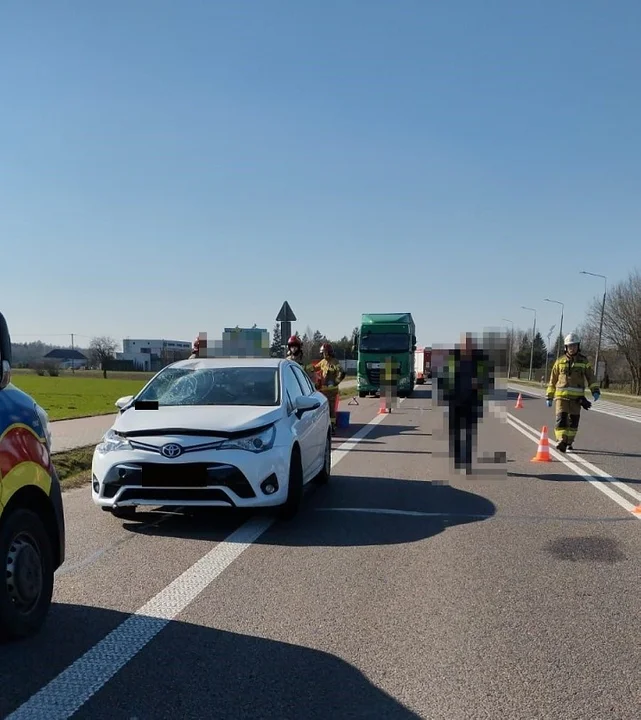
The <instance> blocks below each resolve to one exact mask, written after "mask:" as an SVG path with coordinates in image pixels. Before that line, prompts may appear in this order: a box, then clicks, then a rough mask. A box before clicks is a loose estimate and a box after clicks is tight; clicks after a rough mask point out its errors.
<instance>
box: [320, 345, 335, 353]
mask: <svg viewBox="0 0 641 720" xmlns="http://www.w3.org/2000/svg"><path fill="white" fill-rule="evenodd" d="M320 351H321V352H323V351H324V352H326V353H327V354H328V355H333V354H334V348H333V347H332V344H331V343H328V342H325V343H323V344H322V345H321V346H320Z"/></svg>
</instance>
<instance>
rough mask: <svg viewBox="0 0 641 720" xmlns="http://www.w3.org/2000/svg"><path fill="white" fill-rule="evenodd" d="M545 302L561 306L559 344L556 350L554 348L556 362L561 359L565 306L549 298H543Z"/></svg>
mask: <svg viewBox="0 0 641 720" xmlns="http://www.w3.org/2000/svg"><path fill="white" fill-rule="evenodd" d="M545 302H549V303H554V304H555V305H560V306H561V324H560V325H559V342H558V344H557V348H556V359H557V360H558V359H559V358H560V357H561V343H562V342H563V312H564V310H565V305H564V304H563V303H562V302H559V301H558V300H550V298H545Z"/></svg>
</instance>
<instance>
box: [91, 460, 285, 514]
mask: <svg viewBox="0 0 641 720" xmlns="http://www.w3.org/2000/svg"><path fill="white" fill-rule="evenodd" d="M289 457H290V449H289V448H285V447H283V446H274V447H272V448H271V449H270V450H266V451H265V452H262V453H252V452H249V451H244V450H223V451H216V450H206V451H202V452H191V453H189V456H188V458H189V459H188V461H186V459H185V456H184V455H183V456H181V457H180V458H179V459H176V460H170V459H167V458H165V457H163V456H162V455H160V454H158V453H152V452H149V451H145V450H138V449H127V450H113V451H111V452H107V453H101V452H99V450H98V448H96V450H95V451H94V456H93V462H92V483H91V485H92V488H91V493H92V499H93V501H94V503H95V504H96V505H99V506H101V507H103V508H106V509H108V508H114V507H125V506H135V505H149V506H163V505H164V506H199V507H237V508H257V507H272V506H275V505H280V504H282V503H283V502H285V499H286V497H287V489H288V480H289ZM270 485H271V486H272V487H275V488H276V490H275V492H269V486H270Z"/></svg>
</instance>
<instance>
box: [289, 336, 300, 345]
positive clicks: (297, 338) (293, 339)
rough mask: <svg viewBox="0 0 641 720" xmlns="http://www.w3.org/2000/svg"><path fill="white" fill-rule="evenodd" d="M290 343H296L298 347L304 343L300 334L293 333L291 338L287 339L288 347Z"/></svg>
mask: <svg viewBox="0 0 641 720" xmlns="http://www.w3.org/2000/svg"><path fill="white" fill-rule="evenodd" d="M290 345H296V346H297V347H300V346H301V345H302V343H301V341H300V338H299V337H298V335H292V336H291V337H290V338H289V340H288V341H287V347H289V346H290Z"/></svg>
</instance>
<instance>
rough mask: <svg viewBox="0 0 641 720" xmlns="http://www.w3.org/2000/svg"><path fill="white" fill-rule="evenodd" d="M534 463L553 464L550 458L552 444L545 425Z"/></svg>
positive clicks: (533, 459)
mask: <svg viewBox="0 0 641 720" xmlns="http://www.w3.org/2000/svg"><path fill="white" fill-rule="evenodd" d="M532 462H552V458H551V457H550V443H549V441H548V429H547V426H546V425H544V426H543V428H542V429H541V439H540V440H539V447H538V449H537V451H536V455H535V456H534V457H533V458H532Z"/></svg>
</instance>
